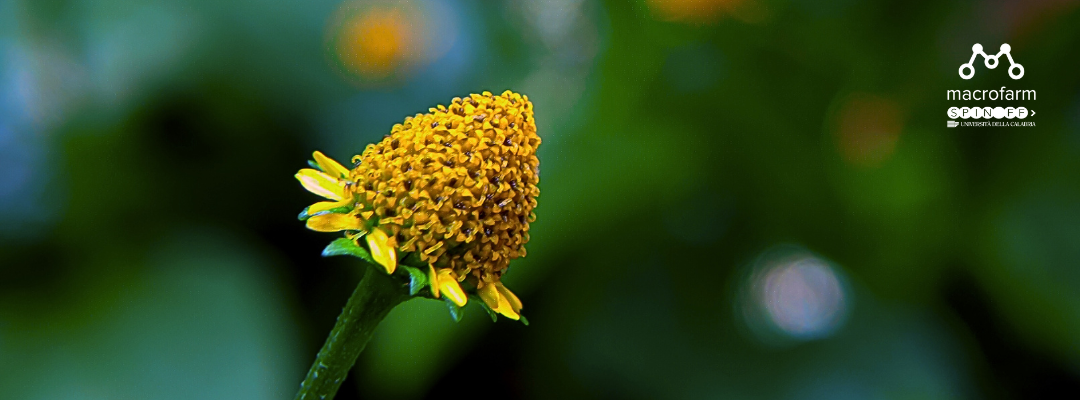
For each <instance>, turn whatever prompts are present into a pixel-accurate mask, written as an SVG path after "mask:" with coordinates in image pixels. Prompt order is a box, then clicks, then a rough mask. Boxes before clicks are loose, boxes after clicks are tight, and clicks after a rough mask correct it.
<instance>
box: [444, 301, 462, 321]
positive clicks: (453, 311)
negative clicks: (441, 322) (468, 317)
mask: <svg viewBox="0 0 1080 400" xmlns="http://www.w3.org/2000/svg"><path fill="white" fill-rule="evenodd" d="M443 301H445V302H446V308H447V309H449V310H450V318H453V319H454V322H461V318H462V317H464V316H465V307H458V305H457V304H454V302H453V301H451V300H450V299H447V298H445V296H444V297H443Z"/></svg>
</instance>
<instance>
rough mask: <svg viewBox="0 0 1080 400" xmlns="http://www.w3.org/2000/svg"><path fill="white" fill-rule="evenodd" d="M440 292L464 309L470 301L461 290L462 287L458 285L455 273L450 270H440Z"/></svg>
mask: <svg viewBox="0 0 1080 400" xmlns="http://www.w3.org/2000/svg"><path fill="white" fill-rule="evenodd" d="M438 278H439V291H441V292H442V293H443V294H445V295H446V298H448V299H450V301H452V302H454V304H457V306H458V307H464V306H465V303H466V302H467V301H468V300H469V297H468V296H466V295H465V291H464V290H461V285H459V284H458V281H457V278H456V277H454V271H453V270H451V269H449V268H444V269H441V270H439V274H438Z"/></svg>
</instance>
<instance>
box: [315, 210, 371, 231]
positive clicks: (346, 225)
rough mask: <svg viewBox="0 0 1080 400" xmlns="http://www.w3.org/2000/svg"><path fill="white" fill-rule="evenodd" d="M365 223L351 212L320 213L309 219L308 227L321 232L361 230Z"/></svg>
mask: <svg viewBox="0 0 1080 400" xmlns="http://www.w3.org/2000/svg"><path fill="white" fill-rule="evenodd" d="M363 225H364V224H363V222H361V221H360V219H359V218H356V216H354V215H349V214H319V215H314V216H312V217H311V218H308V220H307V227H308V229H311V230H313V231H319V232H337V231H346V230H349V231H351V230H359V229H361V228H362V227H363Z"/></svg>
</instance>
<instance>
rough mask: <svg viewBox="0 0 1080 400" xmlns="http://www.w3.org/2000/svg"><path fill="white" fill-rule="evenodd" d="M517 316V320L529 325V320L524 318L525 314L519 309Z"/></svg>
mask: <svg viewBox="0 0 1080 400" xmlns="http://www.w3.org/2000/svg"><path fill="white" fill-rule="evenodd" d="M518 317H520V318H519V319H518V321H521V323H523V324H525V326H529V320H528V319H525V315H524V314H522V313H521V311H518Z"/></svg>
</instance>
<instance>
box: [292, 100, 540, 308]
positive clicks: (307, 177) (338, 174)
mask: <svg viewBox="0 0 1080 400" xmlns="http://www.w3.org/2000/svg"><path fill="white" fill-rule="evenodd" d="M539 145H540V137H539V136H537V135H536V124H535V122H534V120H533V109H532V103H530V102H529V98H528V96H522V95H520V94H517V93H513V92H510V91H506V92H503V94H502V95H499V96H495V95H492V94H491V93H489V92H483V93H482V94H473V95H471V96H469V97H466V98H464V99H461V98H454V99H453V100H452V101H451V103H450V105H449V107H445V106H442V105H439V106H438V107H436V108H431V109H429V112H428V113H426V114H417V115H416V116H415V117H409V118H405V121H404V122H403V123H401V124H397V125H394V127H393V129H392V130H391V133H390V135H388V136H386V137H385V138H384V139H383V140H382V141H381V142H379V143H377V144H371V145H368V147H367V148H366V149H365V150H364V152H363V154H360V155H358V156H355V157H353V160H352V161H353V166H354V167H353V168H352V169H351V170H350V169H347V168H345V167H344V166H342V165H341V164H340V163H338V162H336V161H334V160H332V159H330V158H328V157H326V156H324V155H323V154H322V153H320V152H315V154H314V158H315V162H314V163H313V164H314V166H317V167H318V169H302V170H300V172H299V173H297V174H296V178H297V179H299V180H300V183H301V184H303V186H304V188H306V189H307V190H309V191H311V192H312V193H315V194H317V195H320V196H322V197H325V198H327V199H328V200H329V201H323V202H319V203H315V204H313V205H311V206H309V207H308V208H307V209H305V210H304V212H303V213H301V219H306V220H307V226H308V228H310V229H313V230H316V231H320V232H338V231H344V233H345V238H343V239H338V240H337V241H335V242H334V244H331V246H330V247H328V248H327V250H326V251H324V255H329V254H353V255H358V256H360V257H362V258H367V259H369V260H371V261H374V262H375V263H377V264H379V265H381V266H382V267H384V268H385V269H386V272H387V273H389V274H394V272H395V271H396V270H398V266H399V265H401V266H403V267H405V269H407V270H408V271H407V272H408V276H409V278H410V281H411V292H412V293H411V294H413V295H417V294H420V295H425V296H430V297H433V298H444V299H446V300H449V301H450V302H452V303H453V304H455V305H456V306H457V307H461V306H464V305H465V304H466V302H467V301H468V298H469V297H470V295H475V296H476V297H479V298H480V299H481V300H482V301H483V303H484V304H485V305H486V306H487V307H488V308H489V309H490V310H491V311H494V312H496V313H499V314H502V315H504V316H506V317H509V318H511V319H515V320H517V319H519V318H520V317H521V314H520V313H521V307H522V305H521V301H520V300H518V298H517V296H515V295H514V294H513V293H512V292H510V290H508V289H507V288H506V287H505V286H503V284H502V282H501V277H502V275H503V274H504V273H505V272H506V270H507V267H508V265H509V263H510V261H511V260H513V259H515V258H518V257H524V256H525V243H527V242H528V241H529V223H530V222H532V221H533V220H535V218H536V216H535V214H534V213H533V209H534V208H535V207H536V197H537V196H538V195H539V194H540V190H539V189H538V188H537V183H538V182H539V169H538V167H539V160H538V159H537V158H536V149H537V147H538V146H539ZM361 239H363V240H361ZM365 250H366V251H365ZM402 275H403V276H404V274H402Z"/></svg>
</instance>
